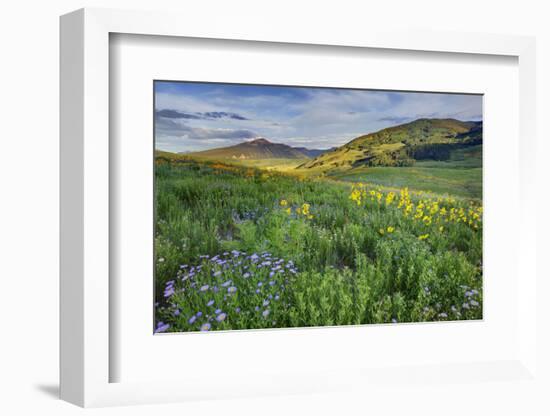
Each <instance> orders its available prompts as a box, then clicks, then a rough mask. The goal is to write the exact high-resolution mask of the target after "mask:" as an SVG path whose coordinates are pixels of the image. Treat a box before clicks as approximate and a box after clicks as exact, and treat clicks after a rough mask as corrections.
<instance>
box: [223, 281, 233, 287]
mask: <svg viewBox="0 0 550 416" xmlns="http://www.w3.org/2000/svg"><path fill="white" fill-rule="evenodd" d="M230 284H231V280H228V281H227V282H223V283H222V287H227V286H229V285H230Z"/></svg>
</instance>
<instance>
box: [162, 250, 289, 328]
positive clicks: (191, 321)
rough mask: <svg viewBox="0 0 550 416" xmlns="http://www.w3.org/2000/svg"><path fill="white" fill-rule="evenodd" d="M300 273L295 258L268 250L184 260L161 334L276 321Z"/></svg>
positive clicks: (167, 294)
mask: <svg viewBox="0 0 550 416" xmlns="http://www.w3.org/2000/svg"><path fill="white" fill-rule="evenodd" d="M297 273H298V269H297V267H296V266H295V264H294V262H293V261H292V260H288V261H286V260H285V259H282V258H278V257H275V256H273V255H272V254H271V253H268V252H263V253H252V254H247V253H246V252H242V251H239V250H232V251H230V252H229V251H227V252H224V253H221V254H219V255H215V256H213V257H210V256H209V255H201V256H199V261H198V264H196V265H187V264H182V265H181V266H180V270H179V272H178V274H177V276H175V278H174V279H173V280H170V281H168V282H166V284H165V286H164V291H163V299H164V302H161V304H160V305H157V306H156V318H157V326H156V328H155V333H158V332H167V331H199V330H200V331H210V330H215V329H242V328H266V327H271V326H275V325H276V323H277V322H276V316H277V315H278V312H279V311H282V310H283V309H284V308H285V307H286V306H288V305H285V304H284V303H283V301H284V299H285V293H286V291H287V287H288V285H289V284H291V280H292V277H293V276H294V275H296V274H297Z"/></svg>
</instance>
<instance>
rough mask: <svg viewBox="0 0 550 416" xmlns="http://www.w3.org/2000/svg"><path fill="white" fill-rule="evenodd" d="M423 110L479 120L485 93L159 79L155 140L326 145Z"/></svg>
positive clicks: (181, 144) (172, 146)
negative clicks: (265, 141) (471, 93)
mask: <svg viewBox="0 0 550 416" xmlns="http://www.w3.org/2000/svg"><path fill="white" fill-rule="evenodd" d="M423 117H428V118H456V119H458V120H481V117H482V97H481V96H480V95H467V94H434V93H416V92H393V91H371V90H351V89H333V88H309V87H279V86H261V85H239V84H212V83H188V82H168V81H156V82H155V143H156V148H157V149H160V150H167V151H172V152H191V151H198V150H206V149H212V148H217V147H225V146H231V145H234V144H238V143H241V142H243V141H247V140H253V139H255V138H258V137H265V138H267V139H269V140H270V141H272V142H277V143H285V144H288V145H291V146H305V147H308V148H311V149H327V148H330V147H332V146H340V145H342V144H344V143H347V142H349V141H350V140H351V139H353V138H355V137H357V136H360V135H362V134H366V133H371V132H374V131H378V130H380V129H382V128H385V127H390V126H395V125H398V124H402V123H406V122H409V121H412V120H415V119H417V118H423Z"/></svg>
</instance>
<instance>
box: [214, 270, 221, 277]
mask: <svg viewBox="0 0 550 416" xmlns="http://www.w3.org/2000/svg"><path fill="white" fill-rule="evenodd" d="M221 274H222V272H221V271H219V270H218V271H217V272H214V277H218V276H220V275H221Z"/></svg>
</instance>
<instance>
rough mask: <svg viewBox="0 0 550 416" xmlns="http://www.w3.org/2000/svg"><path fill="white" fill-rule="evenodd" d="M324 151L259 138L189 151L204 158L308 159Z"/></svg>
mask: <svg viewBox="0 0 550 416" xmlns="http://www.w3.org/2000/svg"><path fill="white" fill-rule="evenodd" d="M324 152H326V150H320V149H307V148H305V147H292V146H288V145H286V144H283V143H273V142H270V141H269V140H267V139H264V138H259V139H255V140H252V141H248V142H243V143H239V144H237V145H234V146H229V147H220V148H218V149H210V150H205V151H202V152H194V153H190V155H192V156H195V157H200V158H204V159H218V160H223V159H306V158H307V159H309V158H313V157H316V156H319V155H320V154H322V153H324Z"/></svg>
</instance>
